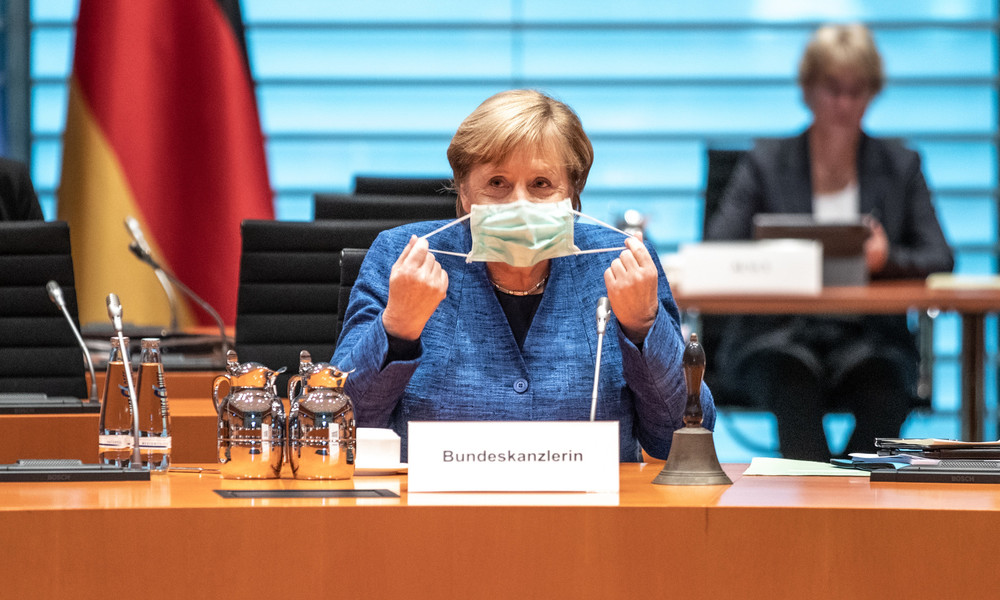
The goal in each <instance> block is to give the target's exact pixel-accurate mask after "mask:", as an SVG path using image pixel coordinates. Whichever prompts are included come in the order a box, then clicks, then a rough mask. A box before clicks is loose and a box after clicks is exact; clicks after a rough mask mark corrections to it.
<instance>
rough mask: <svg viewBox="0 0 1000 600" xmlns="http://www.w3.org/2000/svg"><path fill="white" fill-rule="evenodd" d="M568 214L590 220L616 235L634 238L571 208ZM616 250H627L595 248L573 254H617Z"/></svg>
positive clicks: (621, 247)
mask: <svg viewBox="0 0 1000 600" xmlns="http://www.w3.org/2000/svg"><path fill="white" fill-rule="evenodd" d="M569 212H571V213H573V214H574V215H576V216H578V217H583V218H584V219H590V220H591V221H593V222H595V223H597V224H598V225H603V226H604V227H607V228H608V229H610V230H612V231H617V232H618V233H620V234H622V235H624V236H625V237H635V236H634V235H632V234H631V233H626V232H624V231H622V230H621V229H618V228H617V227H615V226H614V225H609V224H607V223H605V222H604V221H602V220H600V219H596V218H594V217H592V216H590V215H585V214H583V213H582V212H580V211H578V210H573V209H572V208H571V209H569ZM618 250H627V248H626V247H625V246H619V247H617V248H595V249H593V250H579V249H578V250H577V251H576V252H574V254H597V253H598V252H617V251H618Z"/></svg>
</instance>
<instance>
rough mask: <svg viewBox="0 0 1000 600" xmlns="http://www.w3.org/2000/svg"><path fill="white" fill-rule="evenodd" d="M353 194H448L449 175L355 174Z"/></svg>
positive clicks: (453, 195)
mask: <svg viewBox="0 0 1000 600" xmlns="http://www.w3.org/2000/svg"><path fill="white" fill-rule="evenodd" d="M354 193H355V194H383V195H389V196H450V197H451V198H452V199H454V198H455V192H454V191H452V189H451V177H398V176H397V177H393V176H371V175H357V176H355V177H354Z"/></svg>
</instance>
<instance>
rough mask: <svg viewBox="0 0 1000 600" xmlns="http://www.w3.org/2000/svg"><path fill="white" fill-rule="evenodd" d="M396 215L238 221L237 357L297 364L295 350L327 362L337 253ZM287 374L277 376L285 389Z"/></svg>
mask: <svg viewBox="0 0 1000 600" xmlns="http://www.w3.org/2000/svg"><path fill="white" fill-rule="evenodd" d="M405 222H406V221H401V220H396V221H392V220H353V221H343V220H340V221H315V222H288V221H244V222H243V225H242V227H241V234H242V238H243V242H242V250H241V256H240V277H239V289H238V292H237V308H236V351H237V353H238V354H239V359H240V361H241V362H246V361H256V362H260V363H262V364H264V365H267V366H268V367H270V368H272V369H279V368H281V367H288V369H289V371H291V372H294V371H296V370H297V369H298V364H299V351H301V350H308V351H309V352H310V353H311V354H312V355H313V357H314V359H315V360H328V359H329V357H330V356H332V355H333V348H334V345H335V344H336V342H337V336H338V334H339V333H340V328H339V324H338V319H337V315H338V308H339V304H338V303H339V300H340V251H341V250H342V249H343V248H348V247H350V248H367V247H368V246H370V245H371V243H372V242H373V241H374V240H375V238H376V237H377V236H378V234H379V233H380V232H381V231H383V230H384V229H389V228H391V227H396V226H399V225H402V224H403V223H405ZM290 374H291V373H290V372H286V373H284V374H283V375H282V376H280V377H279V379H278V391H279V392H280V393H281V394H282V395H283V394H285V393H286V392H287V381H288V377H289V376H290Z"/></svg>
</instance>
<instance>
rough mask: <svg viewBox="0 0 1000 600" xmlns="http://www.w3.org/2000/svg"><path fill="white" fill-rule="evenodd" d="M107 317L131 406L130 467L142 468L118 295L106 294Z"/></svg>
mask: <svg viewBox="0 0 1000 600" xmlns="http://www.w3.org/2000/svg"><path fill="white" fill-rule="evenodd" d="M108 317H110V318H111V324H112V325H113V326H114V328H115V333H117V334H118V347H119V348H120V349H121V352H122V362H123V363H125V364H124V366H125V369H124V370H125V382H126V383H127V384H128V402H129V406H130V407H131V408H132V468H133V469H142V455H141V454H140V453H139V403H138V402H137V400H136V399H137V398H138V396H136V394H135V385H134V384H133V383H132V357H131V356H129V353H128V345H127V344H126V343H125V334H124V333H122V329H123V326H122V305H121V302H119V301H118V296H117V295H115V294H108Z"/></svg>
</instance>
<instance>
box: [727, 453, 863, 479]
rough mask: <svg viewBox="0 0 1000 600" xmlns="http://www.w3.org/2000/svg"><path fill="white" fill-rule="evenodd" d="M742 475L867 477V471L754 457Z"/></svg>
mask: <svg viewBox="0 0 1000 600" xmlns="http://www.w3.org/2000/svg"><path fill="white" fill-rule="evenodd" d="M743 474H744V475H789V476H796V477H801V476H803V475H824V476H827V475H829V476H833V477H868V472H867V471H861V470H857V469H844V468H841V467H836V466H834V465H832V464H830V463H823V462H815V461H811V460H792V459H790V458H773V457H769V456H755V457H754V458H753V459H752V460H751V461H750V467H749V468H748V469H747V470H746V471H744V472H743Z"/></svg>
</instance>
